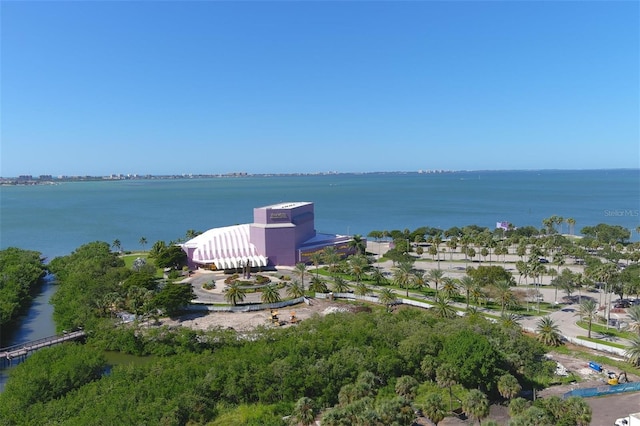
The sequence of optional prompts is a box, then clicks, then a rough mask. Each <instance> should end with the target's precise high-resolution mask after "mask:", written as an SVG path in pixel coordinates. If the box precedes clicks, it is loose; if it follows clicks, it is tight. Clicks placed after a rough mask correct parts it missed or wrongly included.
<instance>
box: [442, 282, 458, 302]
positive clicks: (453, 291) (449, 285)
mask: <svg viewBox="0 0 640 426" xmlns="http://www.w3.org/2000/svg"><path fill="white" fill-rule="evenodd" d="M442 292H443V293H444V295H445V297H447V298H448V299H453V297H454V296H456V295H458V280H456V279H453V278H450V277H443V278H442Z"/></svg>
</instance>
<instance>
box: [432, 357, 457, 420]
mask: <svg viewBox="0 0 640 426" xmlns="http://www.w3.org/2000/svg"><path fill="white" fill-rule="evenodd" d="M456 377H457V375H456V370H455V368H454V367H453V366H452V365H451V364H447V363H443V364H440V366H439V367H438V368H437V369H436V382H437V383H438V386H440V387H443V388H448V389H449V411H453V389H452V388H453V386H454V385H455V384H456V383H457V382H456Z"/></svg>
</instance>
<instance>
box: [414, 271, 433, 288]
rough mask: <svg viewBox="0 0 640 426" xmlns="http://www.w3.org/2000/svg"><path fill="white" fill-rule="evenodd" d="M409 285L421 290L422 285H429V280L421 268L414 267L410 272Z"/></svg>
mask: <svg viewBox="0 0 640 426" xmlns="http://www.w3.org/2000/svg"><path fill="white" fill-rule="evenodd" d="M411 285H412V286H413V288H415V289H416V290H421V289H422V287H429V282H428V281H427V275H426V274H425V273H424V271H423V270H418V269H414V270H413V273H412V274H411Z"/></svg>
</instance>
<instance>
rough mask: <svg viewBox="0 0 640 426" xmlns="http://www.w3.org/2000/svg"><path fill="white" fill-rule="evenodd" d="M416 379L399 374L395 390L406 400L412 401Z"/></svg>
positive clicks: (414, 394)
mask: <svg viewBox="0 0 640 426" xmlns="http://www.w3.org/2000/svg"><path fill="white" fill-rule="evenodd" d="M417 388H418V381H417V380H416V379H415V378H414V377H413V376H406V375H405V376H400V377H398V380H397V381H396V386H395V391H396V395H399V396H401V397H403V398H405V399H406V400H409V401H413V400H414V399H415V397H416V389H417Z"/></svg>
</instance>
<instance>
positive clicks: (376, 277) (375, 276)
mask: <svg viewBox="0 0 640 426" xmlns="http://www.w3.org/2000/svg"><path fill="white" fill-rule="evenodd" d="M370 278H371V280H373V282H374V283H375V284H376V285H383V284H385V285H386V284H388V282H387V278H386V277H385V276H384V274H383V273H382V271H381V270H380V268H377V267H376V268H373V271H372V272H371V275H370Z"/></svg>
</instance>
